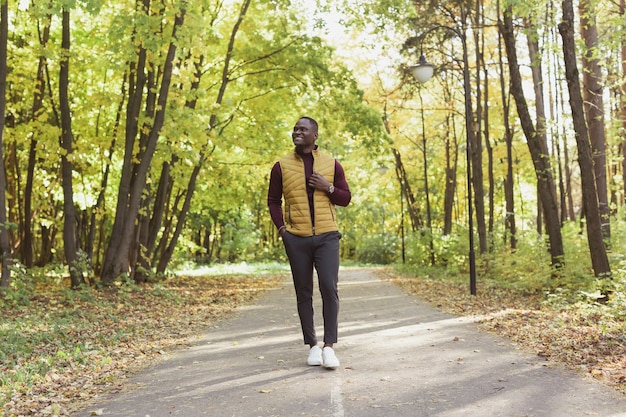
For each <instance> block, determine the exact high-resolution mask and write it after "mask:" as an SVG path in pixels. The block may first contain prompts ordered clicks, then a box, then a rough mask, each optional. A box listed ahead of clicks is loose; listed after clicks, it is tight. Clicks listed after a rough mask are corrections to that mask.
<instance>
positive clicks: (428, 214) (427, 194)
mask: <svg viewBox="0 0 626 417" xmlns="http://www.w3.org/2000/svg"><path fill="white" fill-rule="evenodd" d="M419 98H420V113H421V116H422V117H421V119H422V157H423V158H422V163H423V165H424V172H423V174H424V197H425V198H426V228H427V229H428V249H429V254H430V265H431V266H434V265H435V246H434V242H433V239H434V236H433V222H432V212H431V209H430V187H429V184H428V154H427V152H426V150H427V146H426V120H425V118H424V102H423V101H422V90H421V89H420V91H419ZM402 184H403V181H401V182H400V185H402ZM402 188H404V187H401V190H400V191H401V193H402V192H403V190H402ZM400 198H401V199H402V198H403V197H402V195H401V196H400ZM402 214H404V213H402ZM402 227H403V228H404V224H402ZM403 232H404V231H403Z"/></svg>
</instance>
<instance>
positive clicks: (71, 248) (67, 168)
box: [59, 9, 85, 288]
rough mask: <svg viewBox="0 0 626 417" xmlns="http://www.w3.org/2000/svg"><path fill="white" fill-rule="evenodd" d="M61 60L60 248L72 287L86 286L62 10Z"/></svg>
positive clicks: (66, 31)
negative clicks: (76, 203)
mask: <svg viewBox="0 0 626 417" xmlns="http://www.w3.org/2000/svg"><path fill="white" fill-rule="evenodd" d="M61 43H62V45H61V49H62V50H63V58H62V59H61V69H60V72H59V106H60V108H61V138H60V142H61V148H63V150H64V152H63V154H62V155H61V177H62V180H63V248H64V251H65V259H66V261H67V265H68V267H69V272H70V279H71V285H72V288H76V287H78V286H80V285H81V284H84V283H85V279H84V276H83V271H82V269H81V265H80V262H79V257H78V251H79V247H78V243H77V236H76V207H75V206H74V189H73V181H72V171H73V167H72V163H71V162H70V158H71V155H72V152H73V140H74V137H73V133H72V116H71V112H70V99H69V57H70V12H69V10H68V9H63V35H62V41H61Z"/></svg>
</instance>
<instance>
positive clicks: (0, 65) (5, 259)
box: [0, 1, 11, 288]
mask: <svg viewBox="0 0 626 417" xmlns="http://www.w3.org/2000/svg"><path fill="white" fill-rule="evenodd" d="M8 9H9V6H8V2H6V1H5V2H3V3H2V5H0V256H1V257H2V267H1V268H2V274H1V276H0V287H2V288H6V287H8V286H9V284H10V283H11V269H10V268H9V266H10V265H11V245H10V242H9V231H8V230H7V228H6V224H7V209H6V201H7V200H6V177H5V174H4V173H5V168H4V155H3V154H4V151H3V149H4V123H5V120H6V118H5V112H6V91H7V72H8V65H7V47H8V39H9V11H8Z"/></svg>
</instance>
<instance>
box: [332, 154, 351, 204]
mask: <svg viewBox="0 0 626 417" xmlns="http://www.w3.org/2000/svg"><path fill="white" fill-rule="evenodd" d="M333 185H334V186H335V192H334V193H332V194H330V201H331V203H333V204H335V205H337V206H341V207H346V206H347V205H348V204H350V200H351V199H352V193H351V192H350V187H349V186H348V181H346V174H345V172H344V170H343V167H342V166H341V164H340V163H339V161H337V160H335V178H334V180H333Z"/></svg>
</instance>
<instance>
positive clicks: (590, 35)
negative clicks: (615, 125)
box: [579, 0, 611, 239]
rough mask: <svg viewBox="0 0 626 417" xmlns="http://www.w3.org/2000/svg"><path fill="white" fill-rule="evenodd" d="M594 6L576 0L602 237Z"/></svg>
mask: <svg viewBox="0 0 626 417" xmlns="http://www.w3.org/2000/svg"><path fill="white" fill-rule="evenodd" d="M593 13H594V11H593V6H592V5H591V4H590V1H589V0H582V1H581V2H580V3H579V15H580V34H581V36H582V38H583V40H584V41H585V53H584V54H583V57H582V67H583V71H582V73H583V103H584V110H585V115H586V120H587V126H588V128H589V139H590V141H591V151H592V157H593V170H594V173H595V177H596V191H597V193H598V210H599V211H600V224H601V230H602V236H603V237H604V239H608V238H610V237H611V223H610V213H609V202H608V186H607V169H606V139H605V135H604V99H603V98H602V92H603V91H602V90H603V88H602V84H601V80H602V68H600V60H599V59H598V58H594V54H596V52H597V50H598V28H597V26H596V18H595V14H593Z"/></svg>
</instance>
